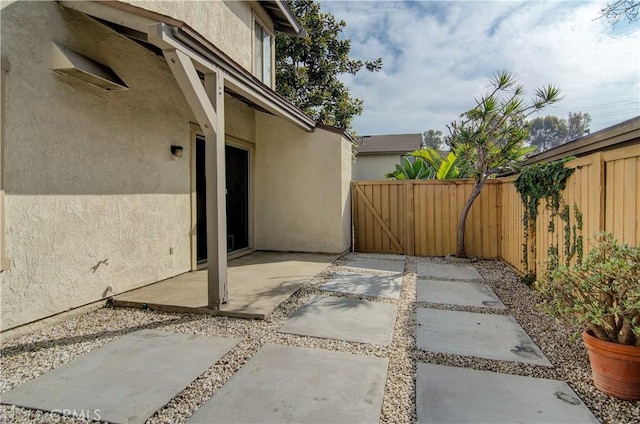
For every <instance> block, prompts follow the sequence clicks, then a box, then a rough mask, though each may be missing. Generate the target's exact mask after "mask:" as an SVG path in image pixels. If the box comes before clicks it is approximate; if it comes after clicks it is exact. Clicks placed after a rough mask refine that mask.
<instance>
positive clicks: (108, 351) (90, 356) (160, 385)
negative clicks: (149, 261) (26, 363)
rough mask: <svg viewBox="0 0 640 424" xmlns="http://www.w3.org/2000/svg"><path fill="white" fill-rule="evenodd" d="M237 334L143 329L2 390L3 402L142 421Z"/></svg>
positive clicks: (226, 348) (227, 348)
mask: <svg viewBox="0 0 640 424" xmlns="http://www.w3.org/2000/svg"><path fill="white" fill-rule="evenodd" d="M238 341H239V340H238V339H228V338H219V337H207V336H197V335H191V334H178V333H171V332H166V331H158V330H141V331H136V332H133V333H130V334H127V335H126V336H123V337H121V338H119V339H117V340H115V341H113V342H111V343H108V344H106V345H105V346H103V347H101V348H99V349H96V350H94V351H92V352H89V353H87V354H86V355H83V356H81V357H79V358H77V359H75V360H73V361H71V362H69V363H68V364H66V365H63V366H61V367H59V368H56V369H54V370H52V371H50V372H48V373H46V374H44V375H42V376H40V377H38V378H36V379H35V380H31V381H29V382H27V383H25V384H23V385H21V386H18V387H17V388H15V389H13V390H11V391H9V392H7V393H3V394H2V403H8V404H13V405H19V406H24V407H27V408H33V409H41V410H45V411H54V410H56V411H58V412H60V411H65V412H66V413H67V414H68V415H75V416H79V415H80V414H84V416H85V417H88V418H93V419H100V420H105V421H110V422H117V423H143V422H144V421H145V420H146V419H147V418H149V417H150V416H151V415H153V413H154V412H155V411H156V410H158V409H160V408H161V407H163V406H164V405H166V404H167V403H168V402H169V401H170V400H171V399H172V398H173V397H175V396H176V395H177V394H178V393H179V392H180V391H182V390H183V389H184V388H185V387H187V386H188V385H189V384H190V383H191V382H192V381H193V380H195V379H196V378H197V377H198V376H199V375H200V374H202V373H203V372H205V371H206V370H207V369H208V368H209V367H210V366H211V365H213V364H214V363H215V362H216V361H217V360H218V359H220V358H221V357H222V356H223V355H225V354H226V353H227V352H229V351H230V350H231V349H232V348H233V347H234V346H235V345H236V344H237V343H238Z"/></svg>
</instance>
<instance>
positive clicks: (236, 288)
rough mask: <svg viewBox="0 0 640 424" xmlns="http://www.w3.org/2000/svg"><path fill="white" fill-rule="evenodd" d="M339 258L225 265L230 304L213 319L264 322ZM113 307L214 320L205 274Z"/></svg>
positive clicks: (243, 260)
mask: <svg viewBox="0 0 640 424" xmlns="http://www.w3.org/2000/svg"><path fill="white" fill-rule="evenodd" d="M337 257H338V256H337V255H327V254H320V253H290V252H254V253H252V254H249V255H246V256H242V257H240V258H237V259H232V260H230V261H229V263H228V265H227V266H228V279H229V280H228V281H229V282H228V284H229V301H228V302H227V303H225V304H224V305H222V307H221V308H220V311H219V312H218V315H224V316H232V317H238V318H258V319H264V318H265V317H266V316H267V315H269V314H270V313H271V312H272V311H273V310H274V309H275V308H277V307H278V305H280V304H281V303H282V302H284V301H285V300H286V299H287V298H289V296H291V294H293V293H294V292H295V291H296V290H298V289H299V288H300V287H302V286H303V285H304V284H305V283H306V282H307V281H309V280H311V279H312V278H313V277H315V276H316V275H317V274H318V273H320V272H321V271H322V270H323V269H325V268H326V267H327V266H329V265H330V264H331V262H333V261H334V260H335V259H336V258H337ZM113 300H114V305H115V306H123V307H131V308H148V309H155V310H161V311H166V312H184V313H205V314H216V311H212V310H210V309H208V308H207V270H206V269H205V270H201V271H195V272H188V273H186V274H182V275H179V276H177V277H173V278H169V279H167V280H164V281H160V282H158V283H155V284H151V285H149V286H145V287H142V288H139V289H136V290H132V291H130V292H127V293H123V294H121V295H118V296H115V297H114V298H113Z"/></svg>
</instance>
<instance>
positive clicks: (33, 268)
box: [0, 2, 242, 330]
mask: <svg viewBox="0 0 640 424" xmlns="http://www.w3.org/2000/svg"><path fill="white" fill-rule="evenodd" d="M1 19H2V22H1V24H2V28H1V31H2V46H1V47H2V56H3V57H6V58H7V59H8V61H9V62H10V65H11V71H10V72H9V73H8V74H7V77H6V89H7V91H6V99H7V104H6V109H5V132H4V137H3V140H2V143H3V149H2V151H3V154H4V163H3V166H2V171H3V173H4V182H5V192H6V197H5V206H6V210H5V213H6V217H5V218H6V234H5V235H6V248H7V256H8V257H9V258H10V259H11V268H10V269H9V270H8V271H6V272H4V273H2V274H1V277H0V278H2V282H1V301H2V327H1V328H2V329H3V330H4V329H7V328H11V327H14V326H16V325H20V324H23V323H26V322H29V321H32V320H36V319H39V318H43V317H46V316H49V315H52V314H55V313H58V312H62V311H65V310H67V309H69V308H73V307H77V306H80V305H83V304H86V303H88V302H92V301H95V300H99V299H101V298H103V297H105V296H107V295H111V294H114V293H118V292H122V291H126V290H129V289H132V288H135V287H139V286H142V285H144V284H148V283H152V282H155V281H158V280H161V279H164V278H167V277H170V276H173V275H177V274H180V273H182V272H186V271H188V270H189V267H190V239H189V230H190V203H189V202H190V200H189V199H190V198H189V189H190V171H189V160H188V159H186V158H189V146H190V143H189V138H190V129H189V120H190V119H191V116H190V111H189V108H188V106H187V104H186V102H185V101H184V98H183V96H182V94H181V93H180V91H179V89H178V87H177V84H176V83H175V82H174V79H173V76H172V75H171V72H170V71H169V69H168V67H167V66H166V63H165V62H164V59H162V58H160V57H157V56H155V55H154V54H153V53H151V52H149V51H147V50H146V49H144V48H142V47H140V46H138V45H137V44H135V43H133V42H131V41H129V40H126V39H124V38H122V37H121V36H118V35H115V34H114V33H112V32H111V31H110V30H107V29H104V28H103V27H102V26H100V25H98V24H96V23H95V22H93V21H91V20H89V19H87V18H86V17H84V16H82V15H80V14H77V13H75V12H69V11H64V10H62V11H61V10H60V9H59V8H58V6H56V5H55V4H54V3H35V2H18V3H14V4H11V5H5V7H4V8H3V9H2V12H1ZM52 40H55V41H57V42H59V43H62V44H64V45H67V46H69V47H70V48H72V49H74V50H76V51H78V52H80V53H83V54H85V55H86V56H89V57H91V58H92V59H94V60H97V61H99V62H102V63H105V64H107V65H109V66H111V67H112V68H113V69H114V70H115V71H116V73H118V74H119V76H120V77H121V78H122V79H123V80H124V81H125V82H126V83H127V84H128V86H129V87H130V90H128V91H124V92H107V91H104V90H101V89H99V88H96V87H94V86H92V85H89V84H87V83H85V82H82V81H78V80H75V79H74V78H72V77H68V76H59V75H56V74H55V73H54V72H52V70H51V69H50V66H51V64H50V57H51V41H52ZM241 108H242V107H241ZM172 144H179V145H182V146H184V148H185V152H184V153H185V154H184V158H185V159H182V160H179V159H175V158H173V157H172V156H171V154H170V146H171V145H172Z"/></svg>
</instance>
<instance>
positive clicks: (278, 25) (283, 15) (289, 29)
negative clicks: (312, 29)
mask: <svg viewBox="0 0 640 424" xmlns="http://www.w3.org/2000/svg"><path fill="white" fill-rule="evenodd" d="M259 3H260V4H261V5H262V7H263V8H264V9H265V10H266V12H267V13H268V14H269V16H270V17H271V20H273V24H274V27H275V30H276V31H279V32H283V33H285V34H290V35H295V36H297V37H305V36H306V35H307V33H306V31H305V29H304V28H302V25H300V22H298V19H297V18H296V17H295V15H294V14H293V11H292V10H291V9H290V8H289V5H287V3H286V2H285V1H283V0H259Z"/></svg>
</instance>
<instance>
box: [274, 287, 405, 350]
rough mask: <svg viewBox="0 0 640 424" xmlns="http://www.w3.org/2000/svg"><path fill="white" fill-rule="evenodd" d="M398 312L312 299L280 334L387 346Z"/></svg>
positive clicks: (331, 298)
mask: <svg viewBox="0 0 640 424" xmlns="http://www.w3.org/2000/svg"><path fill="white" fill-rule="evenodd" d="M397 312H398V308H397V306H396V305H390V304H387V303H377V302H368V301H365V300H358V299H345V298H340V297H335V296H313V297H311V299H310V300H309V302H307V303H305V304H304V305H302V307H300V309H298V311H296V313H295V314H294V315H293V316H292V317H291V318H290V319H289V320H288V321H287V322H285V323H284V325H283V326H282V327H281V328H280V330H279V332H280V333H289V334H299V335H302V336H311V337H320V338H324V339H336V340H345V341H349V342H360V343H370V344H376V345H381V346H388V345H389V344H391V339H392V337H393V328H394V325H395V322H396V313H397Z"/></svg>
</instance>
